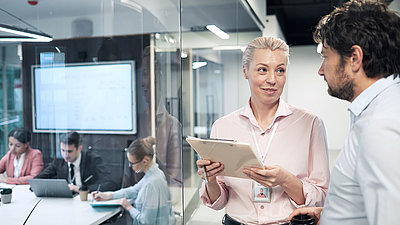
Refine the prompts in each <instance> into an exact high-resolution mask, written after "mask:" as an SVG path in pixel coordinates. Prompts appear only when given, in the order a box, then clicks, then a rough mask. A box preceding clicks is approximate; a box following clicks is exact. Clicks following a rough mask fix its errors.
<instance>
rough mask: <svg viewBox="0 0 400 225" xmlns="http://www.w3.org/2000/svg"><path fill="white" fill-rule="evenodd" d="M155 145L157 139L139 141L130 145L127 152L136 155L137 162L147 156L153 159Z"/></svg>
mask: <svg viewBox="0 0 400 225" xmlns="http://www.w3.org/2000/svg"><path fill="white" fill-rule="evenodd" d="M155 143H156V139H155V138H154V137H152V136H148V137H145V138H142V139H137V140H135V141H134V142H132V143H131V144H130V145H129V147H128V150H127V151H128V153H129V154H130V155H134V156H135V157H136V159H137V160H142V159H143V158H144V157H145V156H149V157H150V158H153V155H154V150H153V145H154V144H155Z"/></svg>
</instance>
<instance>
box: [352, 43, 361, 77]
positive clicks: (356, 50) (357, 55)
mask: <svg viewBox="0 0 400 225" xmlns="http://www.w3.org/2000/svg"><path fill="white" fill-rule="evenodd" d="M351 50H352V53H351V57H350V63H351V70H352V71H353V72H358V71H359V70H360V69H362V65H363V63H362V61H363V58H364V52H363V50H362V48H361V47H360V46H359V45H353V46H352V47H351Z"/></svg>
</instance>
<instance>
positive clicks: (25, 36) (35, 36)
mask: <svg viewBox="0 0 400 225" xmlns="http://www.w3.org/2000/svg"><path fill="white" fill-rule="evenodd" d="M0 31H3V32H6V33H11V34H16V35H20V36H0V42H50V41H52V40H53V38H52V37H51V36H50V35H47V34H44V33H38V32H34V31H30V30H25V29H21V28H17V27H12V26H8V25H4V24H0Z"/></svg>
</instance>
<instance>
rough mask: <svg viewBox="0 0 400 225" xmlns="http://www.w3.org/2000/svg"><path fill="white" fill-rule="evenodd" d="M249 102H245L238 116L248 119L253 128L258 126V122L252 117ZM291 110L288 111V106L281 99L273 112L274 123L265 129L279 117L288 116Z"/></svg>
mask: <svg viewBox="0 0 400 225" xmlns="http://www.w3.org/2000/svg"><path fill="white" fill-rule="evenodd" d="M250 100H251V99H249V101H247V104H246V105H245V107H244V108H243V109H242V111H241V112H240V115H242V116H244V117H246V118H248V119H249V120H250V122H251V123H252V124H253V125H254V126H257V127H259V126H258V122H257V120H256V117H255V116H254V113H253V110H252V109H251V106H250ZM292 113H293V112H292V110H290V108H289V105H288V104H287V103H286V102H285V101H284V100H283V99H282V98H280V99H279V105H278V109H277V110H276V112H275V116H274V122H273V123H272V124H271V125H270V126H269V127H268V128H267V129H269V128H270V127H271V126H272V125H273V124H274V123H275V122H276V119H277V118H279V117H285V116H289V115H290V114H292ZM260 129H261V128H260Z"/></svg>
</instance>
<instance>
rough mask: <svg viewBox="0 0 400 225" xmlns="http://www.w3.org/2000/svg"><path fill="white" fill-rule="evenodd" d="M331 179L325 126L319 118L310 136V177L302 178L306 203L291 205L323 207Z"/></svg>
mask: <svg viewBox="0 0 400 225" xmlns="http://www.w3.org/2000/svg"><path fill="white" fill-rule="evenodd" d="M329 179H330V172H329V160H328V147H327V141H326V133H325V126H324V124H323V122H322V120H320V119H319V118H315V119H314V123H313V127H312V132H311V136H310V148H309V159H308V176H306V177H302V178H300V180H301V182H302V183H303V194H304V198H305V203H304V204H303V205H298V204H296V203H295V202H294V201H293V200H292V199H290V201H291V203H292V204H293V205H294V206H295V207H296V208H300V207H304V206H323V205H324V201H325V197H326V193H327V191H328V186H329Z"/></svg>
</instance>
